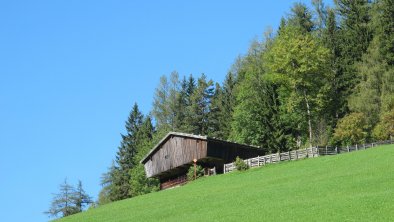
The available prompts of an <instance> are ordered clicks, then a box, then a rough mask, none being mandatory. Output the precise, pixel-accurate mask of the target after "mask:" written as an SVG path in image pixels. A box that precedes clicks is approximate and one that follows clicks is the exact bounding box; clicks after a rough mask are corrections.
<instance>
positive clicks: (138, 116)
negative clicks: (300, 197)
mask: <svg viewBox="0 0 394 222" xmlns="http://www.w3.org/2000/svg"><path fill="white" fill-rule="evenodd" d="M229 47H231V46H229ZM125 128H126V133H125V134H122V136H121V141H120V145H119V147H118V151H117V153H116V154H115V159H114V160H113V163H112V165H111V166H110V167H109V168H108V171H107V172H106V173H104V174H103V175H102V178H101V185H102V190H101V192H100V194H99V197H98V201H97V204H99V205H103V204H106V203H109V202H113V201H117V200H122V199H126V198H131V197H135V196H138V195H142V194H146V193H150V192H154V191H157V190H158V181H157V180H155V179H147V178H146V177H145V172H144V168H143V165H142V164H140V160H141V159H142V157H143V156H144V155H145V154H146V153H147V152H148V151H149V150H150V149H151V148H152V147H153V146H154V145H155V144H156V143H157V142H158V141H159V140H160V139H161V138H162V137H163V136H164V135H165V134H167V133H168V132H170V131H179V132H184V133H191V134H197V135H198V134H200V135H208V136H210V137H216V138H220V139H224V140H230V141H234V142H239V143H245V144H251V145H256V146H260V147H261V149H264V151H265V152H266V153H275V152H282V151H288V150H294V149H299V148H302V147H311V146H316V145H349V144H361V143H363V142H369V141H376V140H384V139H389V138H392V136H393V135H394V0H375V1H370V0H356V1H354V0H335V1H334V4H333V5H332V6H330V7H329V6H326V5H325V4H324V2H323V1H322V0H313V1H312V7H307V6H306V5H305V4H303V3H296V4H294V5H293V7H292V8H291V9H290V11H289V13H288V14H287V15H286V16H283V17H282V20H281V22H280V26H279V27H278V28H277V29H276V31H275V32H274V31H273V30H272V29H271V28H267V29H266V30H265V31H264V34H263V36H262V37H261V40H257V39H256V40H254V41H252V43H251V44H250V47H249V50H248V51H247V52H246V53H245V54H244V55H242V56H239V57H238V58H235V62H234V63H233V65H232V67H229V72H228V73H227V75H226V77H225V80H224V81H223V82H222V83H216V82H213V81H212V80H210V79H209V77H208V76H206V75H205V74H201V75H197V76H196V75H192V74H190V75H180V74H179V73H178V72H177V71H173V72H172V73H169V74H168V75H165V76H162V77H161V78H160V82H159V85H158V86H157V88H156V90H155V95H154V98H153V108H152V110H151V112H150V113H148V114H143V113H141V111H140V110H139V108H138V105H137V104H135V105H134V106H133V107H132V109H131V111H130V115H129V116H128V118H127V120H126V123H125Z"/></svg>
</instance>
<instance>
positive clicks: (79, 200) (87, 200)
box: [73, 180, 93, 212]
mask: <svg viewBox="0 0 394 222" xmlns="http://www.w3.org/2000/svg"><path fill="white" fill-rule="evenodd" d="M73 202H74V203H75V206H76V207H77V209H78V212H82V211H83V210H84V208H85V207H86V206H87V205H89V204H91V203H93V200H92V198H91V197H90V196H89V195H88V194H87V193H86V192H85V190H84V189H83V187H82V181H80V180H79V181H78V185H77V188H76V190H75V193H74V195H73Z"/></svg>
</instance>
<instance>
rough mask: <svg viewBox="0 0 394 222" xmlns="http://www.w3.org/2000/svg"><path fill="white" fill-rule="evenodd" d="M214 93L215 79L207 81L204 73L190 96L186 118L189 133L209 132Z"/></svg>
mask: <svg viewBox="0 0 394 222" xmlns="http://www.w3.org/2000/svg"><path fill="white" fill-rule="evenodd" d="M213 93H214V88H213V81H212V80H209V81H207V79H206V76H205V74H202V75H201V77H200V78H198V83H197V87H196V88H195V89H194V90H193V94H192V95H191V97H190V105H189V106H188V109H187V115H186V118H185V128H186V129H189V130H188V132H189V133H193V134H200V135H206V134H208V124H209V123H208V114H209V112H210V110H209V107H210V103H211V99H212V96H213Z"/></svg>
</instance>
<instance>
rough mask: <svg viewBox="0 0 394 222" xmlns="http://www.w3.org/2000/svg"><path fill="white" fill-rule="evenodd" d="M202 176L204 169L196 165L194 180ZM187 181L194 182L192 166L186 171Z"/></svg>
mask: <svg viewBox="0 0 394 222" xmlns="http://www.w3.org/2000/svg"><path fill="white" fill-rule="evenodd" d="M202 176H204V168H202V166H200V165H197V167H196V179H198V178H200V177H202ZM187 180H188V181H192V180H194V165H192V166H191V167H190V168H189V170H188V171H187Z"/></svg>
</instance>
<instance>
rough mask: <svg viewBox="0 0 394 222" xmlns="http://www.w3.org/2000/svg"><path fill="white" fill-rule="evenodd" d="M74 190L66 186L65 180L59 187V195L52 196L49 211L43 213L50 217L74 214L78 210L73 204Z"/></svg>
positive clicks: (70, 186)
mask: <svg viewBox="0 0 394 222" xmlns="http://www.w3.org/2000/svg"><path fill="white" fill-rule="evenodd" d="M74 201H75V188H74V187H73V186H72V185H70V184H68V182H67V179H65V180H64V183H62V184H60V186H59V193H58V194H54V195H53V199H52V202H51V207H50V209H49V210H48V211H47V212H45V214H48V215H49V216H50V217H58V215H59V214H61V217H67V216H70V215H72V214H76V213H78V212H80V211H79V208H78V207H77V206H76V204H75V202H74Z"/></svg>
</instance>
